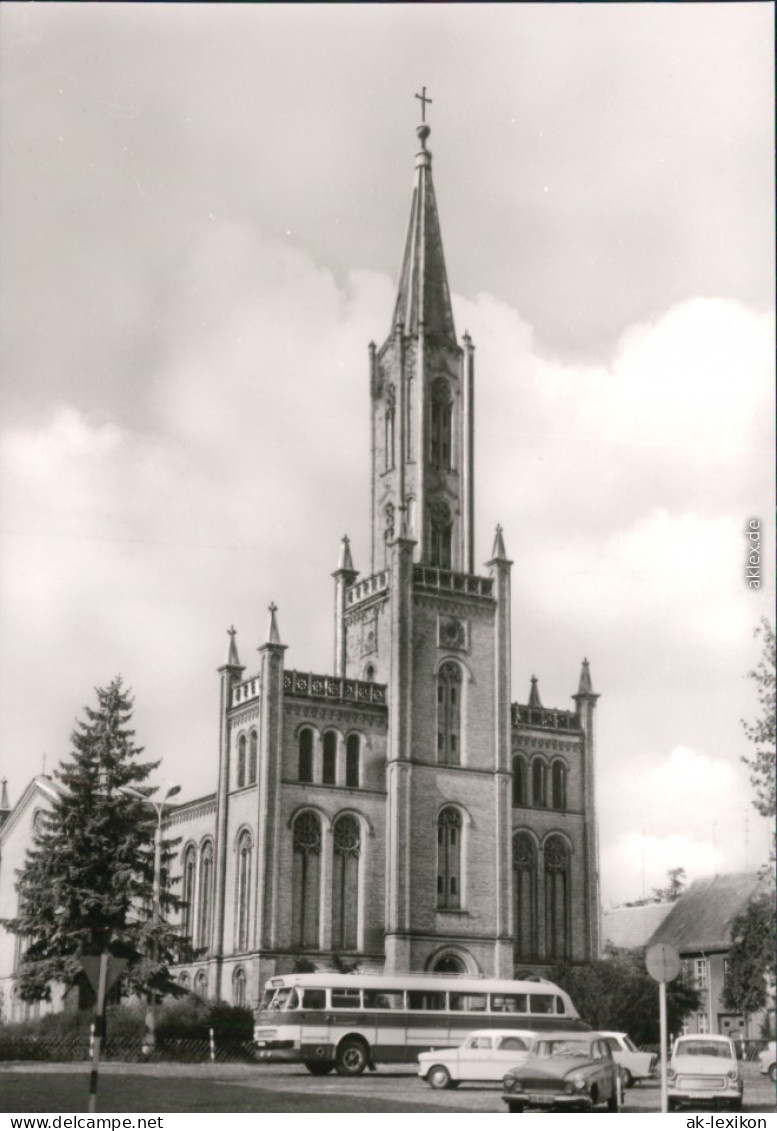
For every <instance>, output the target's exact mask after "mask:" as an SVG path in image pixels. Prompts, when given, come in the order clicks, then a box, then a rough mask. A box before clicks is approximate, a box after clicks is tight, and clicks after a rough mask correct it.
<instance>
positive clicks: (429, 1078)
mask: <svg viewBox="0 0 777 1131" xmlns="http://www.w3.org/2000/svg"><path fill="white" fill-rule="evenodd" d="M426 1082H427V1083H428V1084H429V1085H430V1086H431V1087H432V1088H450V1086H451V1074H450V1072H449V1071H448V1069H447V1068H445V1067H444V1065H442V1064H435V1065H434V1066H433V1067H432V1068H430V1069H429V1071H428V1072H427V1074H426Z"/></svg>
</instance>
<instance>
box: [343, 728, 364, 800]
mask: <svg viewBox="0 0 777 1131" xmlns="http://www.w3.org/2000/svg"><path fill="white" fill-rule="evenodd" d="M359 746H360V742H359V736H358V734H349V735H348V740H347V742H346V744H345V784H346V785H347V786H350V787H351V788H352V789H358V788H359V761H360V754H359Z"/></svg>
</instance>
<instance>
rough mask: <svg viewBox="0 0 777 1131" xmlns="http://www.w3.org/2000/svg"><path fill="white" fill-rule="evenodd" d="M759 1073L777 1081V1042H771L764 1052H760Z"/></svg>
mask: <svg viewBox="0 0 777 1131" xmlns="http://www.w3.org/2000/svg"><path fill="white" fill-rule="evenodd" d="M758 1071H759V1072H763V1074H764V1075H765V1076H768V1077H769V1078H770V1079H771V1080H774V1081H777V1041H769V1044H768V1045H767V1046H766V1048H765V1049H764V1050H763V1052H759V1054H758Z"/></svg>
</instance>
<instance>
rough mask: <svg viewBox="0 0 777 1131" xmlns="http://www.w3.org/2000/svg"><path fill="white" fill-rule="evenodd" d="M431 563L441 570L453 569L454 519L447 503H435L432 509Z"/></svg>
mask: <svg viewBox="0 0 777 1131" xmlns="http://www.w3.org/2000/svg"><path fill="white" fill-rule="evenodd" d="M430 524H431V546H430V561H431V564H432V565H433V566H437V567H438V568H439V569H450V568H451V542H452V537H453V519H452V517H451V509H450V507H449V506H448V504H447V503H441V502H438V503H434V504H433V505H432V508H431V520H430Z"/></svg>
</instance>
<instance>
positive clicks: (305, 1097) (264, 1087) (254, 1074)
mask: <svg viewBox="0 0 777 1131" xmlns="http://www.w3.org/2000/svg"><path fill="white" fill-rule="evenodd" d="M744 1070H745V1104H744V1110H745V1111H747V1112H769V1111H774V1109H775V1090H774V1085H773V1084H772V1083H771V1082H770V1080H769V1079H768V1078H767V1077H765V1076H761V1075H760V1074H759V1073H758V1071H757V1068H756V1067H755V1065H752V1064H746V1065H745V1066H744ZM84 1072H85V1066H84V1065H82V1064H52V1065H41V1064H29V1065H19V1064H9V1063H5V1064H2V1065H0V1088H2V1083H3V1077H4V1076H5V1078H6V1083H10V1077H11V1076H14V1075H17V1074H24V1075H27V1074H32V1075H37V1076H39V1077H40V1079H39V1081H38V1085H39V1087H40V1093H41V1095H42V1096H45V1094H46V1081H45V1076H46V1074H47V1073H51V1074H69V1073H80V1074H81V1075H83V1074H84ZM101 1074H105V1075H109V1074H112V1075H122V1076H131V1077H133V1078H135V1079H137V1087H138V1089H139V1090H140V1091H142V1090H143V1084H142V1078H143V1077H164V1078H171V1079H172V1078H175V1079H177V1080H181V1079H186V1078H191V1077H196V1078H197V1079H198V1080H199V1081H203V1080H204V1079H207V1080H208V1081H209V1082H210V1084H211V1086H212V1088H213V1089H214V1096H213V1099H214V1107H213V1110H218V1099H217V1093H218V1089H219V1086H223V1087H224V1088H225V1097H226V1090H227V1089H229V1090H230V1092H231V1094H234V1093H233V1092H232V1091H231V1090H232V1089H234V1088H239V1089H245V1091H246V1093H247V1094H246V1103H247V1105H250V1104H251V1098H250V1092H251V1091H252V1090H254V1091H256V1092H257V1093H259V1092H261V1093H263V1096H262V1100H261V1107H260V1106H259V1101H260V1097H259V1095H258V1094H257V1097H256V1099H257V1110H264V1111H267V1110H272V1108H268V1107H267V1106H265V1105H266V1095H267V1093H268V1092H269V1093H273V1092H277V1093H278V1094H279V1103H280V1098H281V1095H283V1097H284V1099H285V1102H286V1103H288V1102H289V1099H290V1098H291V1097H299V1098H300V1099H301V1100H302V1101H303V1104H304V1107H305V1109H306V1110H315V1107H311V1106H310V1102H311V1101H312V1100H313V1099H314V1098H315V1097H321V1099H322V1100H323V1099H324V1097H326V1107H327V1109H328V1110H330V1111H333V1110H334V1111H336V1110H337V1106H336V1105H337V1099H338V1098H342V1099H343V1103H344V1108H345V1110H349V1111H353V1110H359V1106H358V1105H359V1102H360V1101H363V1102H364V1105H365V1108H367V1109H368V1110H372V1111H376V1110H380V1108H379V1107H376V1106H375V1105H376V1103H377V1104H380V1103H381V1102H385V1103H386V1104H387V1106H389V1105H390V1106H391V1107H393V1108H394V1110H397V1107H396V1105H397V1104H402V1103H404V1104H408V1105H412V1107H408V1108H405V1110H414V1109H417V1107H416V1105H418V1106H420V1107H422V1108H423V1107H427V1108H429V1109H430V1110H437V1111H440V1110H441V1109H448V1110H450V1111H452V1112H470V1111H473V1112H474V1111H478V1112H504V1110H505V1109H504V1105H503V1103H502V1102H501V1100H500V1098H499V1088H498V1087H491V1086H485V1085H473V1086H470V1087H459V1088H456V1089H455V1090H451V1091H435V1090H433V1089H432V1088H430V1087H429V1086H428V1084H425V1083H424V1082H423V1081H422V1080H419V1079H418V1077H417V1076H416V1075H415V1074H414V1073H413V1072H412V1070H411V1069H394V1070H383V1069H382V1070H381V1071H379V1072H367V1073H365V1074H364V1075H363V1076H358V1077H355V1078H343V1077H340V1076H337V1075H335V1074H332V1075H331V1076H325V1077H314V1076H311V1075H310V1074H309V1073H308V1072H307V1071H306V1070H305V1069H303V1068H297V1067H292V1066H288V1067H286V1066H276V1065H242V1064H241V1065H237V1064H233V1065H229V1064H214V1065H209V1064H204V1065H202V1064H198V1065H183V1064H149V1065H137V1064H112V1063H110V1062H109V1063H106V1064H104V1065H103V1066H102V1068H101ZM284 1106H285V1105H284ZM301 1106H302V1105H301ZM250 1109H251V1108H250V1106H249V1107H247V1110H250ZM659 1109H660V1090H659V1086H658V1084H657V1083H655V1082H652V1081H651V1082H648V1083H647V1084H640V1085H637V1086H636V1087H634V1088H629V1089H628V1091H627V1092H626V1094H625V1103H624V1106H623V1111H625V1112H649V1111H658V1110H659ZM40 1110H46V1109H40ZM227 1110H235V1109H234V1108H231V1109H229V1108H227ZM399 1110H402V1109H401V1108H399ZM699 1110H702V1109H699Z"/></svg>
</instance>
